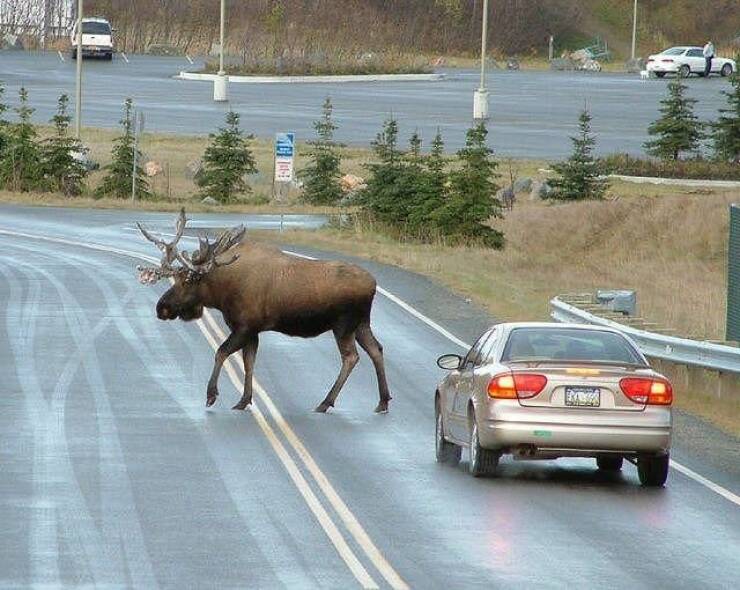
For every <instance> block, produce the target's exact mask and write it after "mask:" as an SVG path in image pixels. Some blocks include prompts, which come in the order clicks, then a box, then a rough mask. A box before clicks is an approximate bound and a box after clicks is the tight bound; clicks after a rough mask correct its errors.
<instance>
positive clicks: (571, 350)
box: [501, 328, 645, 366]
mask: <svg viewBox="0 0 740 590" xmlns="http://www.w3.org/2000/svg"><path fill="white" fill-rule="evenodd" d="M501 360H502V361H504V362H506V361H509V362H514V361H550V360H558V361H588V362H599V361H601V362H607V363H625V364H629V365H643V366H644V365H645V361H644V360H643V359H642V358H641V357H640V355H639V353H638V352H637V351H636V350H635V349H634V347H633V346H632V345H631V344H630V343H629V342H627V340H626V339H625V338H624V337H623V336H621V335H620V334H617V333H615V332H606V331H602V330H583V329H578V328H515V329H514V330H512V331H511V334H509V340H508V342H507V343H506V347H505V348H504V354H503V355H502V357H501Z"/></svg>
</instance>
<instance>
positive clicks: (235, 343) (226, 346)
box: [206, 332, 246, 407]
mask: <svg viewBox="0 0 740 590" xmlns="http://www.w3.org/2000/svg"><path fill="white" fill-rule="evenodd" d="M245 344H246V334H245V333H244V332H232V333H231V334H229V337H228V338H227V339H226V340H224V342H223V344H221V346H219V347H218V351H217V352H216V360H215V362H214V364H213V372H212V373H211V378H210V379H209V380H208V390H207V392H206V407H211V406H212V405H213V404H215V403H216V398H217V397H218V376H219V375H220V373H221V367H223V365H224V363H225V362H226V359H227V358H229V356H231V355H232V354H234V353H235V352H236V351H237V350H239V349H240V348H243V347H244V346H245Z"/></svg>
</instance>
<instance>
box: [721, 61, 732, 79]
mask: <svg viewBox="0 0 740 590" xmlns="http://www.w3.org/2000/svg"><path fill="white" fill-rule="evenodd" d="M719 73H720V74H721V75H722V77H723V78H727V76H729V75H730V74H732V66H731V65H730V64H725V65H723V66H722V69H721V70H720V71H719Z"/></svg>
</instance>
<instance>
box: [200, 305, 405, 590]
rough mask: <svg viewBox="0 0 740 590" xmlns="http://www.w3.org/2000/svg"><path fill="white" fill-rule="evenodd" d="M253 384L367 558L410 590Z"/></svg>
mask: <svg viewBox="0 0 740 590" xmlns="http://www.w3.org/2000/svg"><path fill="white" fill-rule="evenodd" d="M204 317H205V318H206V320H207V321H208V323H209V324H210V326H211V329H212V330H213V331H214V332H215V333H216V335H217V336H218V337H219V338H221V340H222V341H223V340H225V339H226V334H225V333H224V331H223V330H222V329H221V326H219V325H218V323H217V322H216V320H215V319H214V318H213V314H211V313H210V312H207V311H206V312H205V313H204ZM237 364H238V365H239V366H240V367H241V370H242V375H243V374H244V364H243V360H242V358H241V357H239V359H238V360H237ZM252 384H253V387H254V390H255V392H256V393H257V395H258V397H259V398H260V400H261V401H262V402H263V403H264V404H265V406H266V407H267V409H268V411H269V412H270V414H271V415H272V418H273V419H274V420H275V422H276V423H277V425H278V426H279V427H280V430H282V432H283V434H284V435H285V438H286V439H287V440H288V442H289V443H290V445H291V446H292V447H293V449H294V450H295V452H296V453H297V454H298V456H299V457H300V458H301V460H302V461H303V464H304V465H305V466H306V468H307V469H308V471H309V472H310V473H311V475H312V476H313V478H314V480H316V483H317V484H318V485H319V488H321V491H322V492H324V495H325V496H326V498H327V500H329V502H330V504H331V505H332V507H333V508H334V510H336V512H337V514H338V515H339V517H340V518H341V519H342V522H343V523H344V525H345V526H346V527H347V529H348V530H349V532H350V533H351V534H352V536H353V537H354V538H355V540H356V541H357V543H358V544H359V545H360V547H362V550H363V551H364V552H365V555H367V557H368V558H369V559H370V561H372V563H373V565H374V566H375V567H376V568H377V569H378V571H379V572H380V573H381V575H382V576H383V577H384V578H385V580H386V581H387V582H388V583H389V584H390V585H391V587H392V588H394V589H395V590H408V588H409V586H408V585H407V584H406V582H404V581H403V579H402V578H401V576H400V575H399V574H398V572H396V570H395V569H393V566H391V564H390V563H389V562H388V561H387V560H386V559H385V557H383V555H382V553H381V552H380V550H379V549H378V547H377V546H376V545H375V543H373V541H372V540H371V539H370V536H369V535H368V534H367V532H366V531H365V529H364V528H363V526H362V525H361V524H360V522H359V521H358V520H357V518H356V517H355V515H354V514H353V513H352V511H351V510H350V509H349V508H348V507H347V505H346V504H345V503H344V501H343V500H342V498H341V497H340V496H339V494H338V493H337V491H336V490H335V489H334V486H333V485H332V484H331V482H330V481H329V478H327V477H326V475H325V474H324V472H323V471H321V469H320V468H319V466H318V464H317V463H316V461H315V460H314V458H313V457H312V456H311V453H309V452H308V449H306V447H305V446H304V444H303V443H302V442H301V440H300V439H299V438H298V436H297V435H296V434H295V432H294V431H293V429H292V428H291V427H290V425H289V424H288V422H287V421H286V420H285V418H284V417H283V415H282V414H281V413H280V410H278V409H277V407H276V406H275V404H274V403H273V401H272V399H271V398H270V396H269V395H268V394H267V392H266V391H265V390H264V388H263V387H262V386H261V385H260V384H259V383H258V382H257V379H255V378H253V379H252ZM235 386H236V387H237V390H239V388H240V387H241V383H239V384H238V385H237V384H236V383H235Z"/></svg>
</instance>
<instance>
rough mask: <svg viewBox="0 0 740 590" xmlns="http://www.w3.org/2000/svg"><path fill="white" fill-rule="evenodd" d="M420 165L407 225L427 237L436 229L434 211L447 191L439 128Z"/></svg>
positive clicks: (442, 201)
mask: <svg viewBox="0 0 740 590" xmlns="http://www.w3.org/2000/svg"><path fill="white" fill-rule="evenodd" d="M422 166H423V170H422V174H421V175H420V178H419V182H418V185H419V186H418V188H417V196H416V198H415V199H414V203H413V204H412V207H411V211H410V212H409V227H410V228H411V229H413V230H414V231H415V232H417V234H419V235H421V237H425V238H429V237H431V236H432V235H433V233H434V232H435V230H436V219H435V218H434V212H435V211H437V210H438V209H439V208H441V207H442V205H443V204H444V202H445V199H446V198H447V192H448V189H447V180H448V177H447V171H446V169H445V167H446V161H445V158H444V141H443V140H442V134H441V133H440V131H439V130H437V134H436V135H435V137H434V139H433V140H432V149H431V151H430V153H429V155H428V156H427V157H426V158H424V159H423V160H422Z"/></svg>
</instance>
